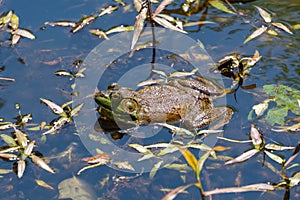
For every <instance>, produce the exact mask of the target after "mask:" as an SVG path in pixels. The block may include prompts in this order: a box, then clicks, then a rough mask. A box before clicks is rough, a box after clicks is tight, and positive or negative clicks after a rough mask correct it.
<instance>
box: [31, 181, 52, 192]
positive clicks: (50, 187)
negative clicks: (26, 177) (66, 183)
mask: <svg viewBox="0 0 300 200" xmlns="http://www.w3.org/2000/svg"><path fill="white" fill-rule="evenodd" d="M35 182H36V184H38V185H39V186H41V187H44V188H47V189H49V190H54V188H53V187H52V186H51V185H49V184H48V183H46V182H45V181H43V180H39V179H36V180H35Z"/></svg>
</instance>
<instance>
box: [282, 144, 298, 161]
mask: <svg viewBox="0 0 300 200" xmlns="http://www.w3.org/2000/svg"><path fill="white" fill-rule="evenodd" d="M299 151H300V143H298V145H297V146H296V148H295V150H294V152H293V154H292V156H291V157H290V158H289V159H288V160H287V161H286V163H285V164H284V167H287V166H288V165H289V164H290V163H291V162H292V161H293V160H294V159H295V158H296V157H297V156H298V154H299Z"/></svg>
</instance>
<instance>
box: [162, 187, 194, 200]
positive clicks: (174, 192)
mask: <svg viewBox="0 0 300 200" xmlns="http://www.w3.org/2000/svg"><path fill="white" fill-rule="evenodd" d="M193 185H195V184H188V185H183V186H179V187H177V188H175V189H173V190H171V192H169V193H168V194H167V195H166V196H164V197H163V198H162V199H161V200H172V199H175V198H176V196H177V195H178V194H180V193H183V192H184V191H185V190H186V189H187V188H188V187H191V186H193Z"/></svg>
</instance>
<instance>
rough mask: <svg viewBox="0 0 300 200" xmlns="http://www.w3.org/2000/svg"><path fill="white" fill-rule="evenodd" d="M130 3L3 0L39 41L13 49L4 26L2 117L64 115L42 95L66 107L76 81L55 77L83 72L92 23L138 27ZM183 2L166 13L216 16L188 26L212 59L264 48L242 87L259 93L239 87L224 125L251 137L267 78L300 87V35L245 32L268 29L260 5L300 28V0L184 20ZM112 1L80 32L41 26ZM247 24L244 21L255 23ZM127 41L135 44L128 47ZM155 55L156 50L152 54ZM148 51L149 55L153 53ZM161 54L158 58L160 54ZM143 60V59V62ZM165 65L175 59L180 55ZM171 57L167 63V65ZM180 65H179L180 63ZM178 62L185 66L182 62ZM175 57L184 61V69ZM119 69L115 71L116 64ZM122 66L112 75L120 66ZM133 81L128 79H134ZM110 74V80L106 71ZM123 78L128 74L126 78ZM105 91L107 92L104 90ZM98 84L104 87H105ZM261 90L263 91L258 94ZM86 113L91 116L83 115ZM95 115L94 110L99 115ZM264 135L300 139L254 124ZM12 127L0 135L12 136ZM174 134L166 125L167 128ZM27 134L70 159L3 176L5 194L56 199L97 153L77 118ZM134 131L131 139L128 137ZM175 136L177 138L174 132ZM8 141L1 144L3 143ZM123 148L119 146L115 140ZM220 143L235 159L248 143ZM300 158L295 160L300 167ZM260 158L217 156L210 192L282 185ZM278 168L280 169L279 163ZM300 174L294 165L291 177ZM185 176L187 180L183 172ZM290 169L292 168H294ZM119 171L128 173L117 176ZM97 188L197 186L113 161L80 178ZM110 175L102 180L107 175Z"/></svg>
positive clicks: (228, 133) (3, 165)
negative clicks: (53, 129)
mask: <svg viewBox="0 0 300 200" xmlns="http://www.w3.org/2000/svg"><path fill="white" fill-rule="evenodd" d="M125 3H126V4H127V6H125V7H123V6H122V5H120V4H118V3H116V2H114V1H111V2H107V1H93V0H92V1H67V0H65V1H54V2H53V1H33V0H32V1H29V0H26V1H18V2H16V1H9V0H7V1H4V2H2V4H1V7H0V8H1V11H2V12H7V11H9V10H14V12H15V13H16V14H17V15H18V16H19V17H20V27H22V28H25V29H29V30H31V31H32V32H33V33H34V35H35V36H36V39H35V40H33V41H31V40H29V39H25V38H24V39H21V40H20V42H19V43H18V44H16V45H15V46H13V47H10V46H9V41H8V39H9V34H8V33H6V32H5V31H1V32H0V38H1V44H2V46H1V48H0V66H1V70H0V77H7V78H13V79H15V81H14V82H10V81H2V80H0V94H1V96H0V117H2V118H4V119H5V121H14V118H15V117H16V116H18V113H19V111H21V112H22V114H26V113H31V114H32V117H33V120H32V121H30V123H34V124H40V123H41V122H44V121H45V122H47V123H50V122H51V121H52V120H54V119H55V118H56V117H57V116H56V115H55V114H53V113H52V112H51V110H50V109H49V108H48V107H47V106H46V105H44V104H41V103H40V98H46V99H50V100H53V101H54V102H55V103H57V104H59V105H62V104H63V103H65V102H67V101H70V100H72V96H71V93H72V91H73V90H72V88H71V85H72V84H73V83H74V80H70V78H69V77H63V76H56V75H55V74H54V73H55V72H56V71H57V70H67V71H71V72H77V71H78V67H77V66H76V65H75V64H73V62H74V61H76V60H84V59H85V58H86V56H87V55H88V54H89V53H90V51H91V50H92V49H93V48H94V47H96V46H97V45H98V44H99V43H100V42H102V41H103V39H99V38H97V37H96V36H94V35H92V34H90V33H89V30H90V29H102V30H107V29H109V28H111V27H113V26H118V25H122V24H123V25H133V24H134V21H135V15H136V11H135V9H134V8H133V6H132V5H131V6H128V5H129V4H132V2H131V1H125ZM181 3H182V2H177V1H176V2H175V3H174V5H173V6H170V7H168V8H167V13H172V15H173V16H175V17H179V18H181V19H182V20H187V19H189V20H192V21H199V20H200V19H201V20H205V21H211V22H214V23H209V24H204V25H200V26H191V27H186V28H185V29H186V30H187V31H189V32H190V33H189V35H188V36H189V37H191V38H193V39H194V40H197V39H199V40H201V42H202V43H203V44H204V46H205V49H206V50H207V52H208V54H209V55H210V56H211V58H212V59H214V60H215V61H217V60H218V59H220V58H223V57H224V56H225V55H229V54H232V53H233V52H234V51H236V52H237V53H239V54H242V55H244V56H252V55H253V53H254V52H255V50H258V51H259V52H260V55H262V60H261V61H260V62H259V63H258V64H257V65H255V66H254V68H253V69H252V70H251V73H250V75H249V76H248V77H247V78H246V79H245V82H244V84H245V85H251V84H256V85H257V88H256V89H254V90H243V89H240V90H238V91H237V94H236V95H237V101H236V100H235V99H234V96H233V95H228V96H227V104H228V105H231V106H232V107H234V108H235V109H236V110H237V112H236V113H235V114H234V116H233V119H232V120H231V122H230V123H229V124H228V125H227V126H226V127H225V132H224V136H225V137H228V138H233V139H237V140H247V139H248V138H249V137H248V135H249V130H250V125H251V123H252V122H250V121H248V119H247V115H248V113H249V111H250V110H251V108H252V106H253V105H254V104H257V103H260V102H261V101H262V100H264V99H263V98H262V97H259V96H257V95H256V94H257V93H258V91H259V90H260V89H261V88H262V86H263V85H265V84H285V85H288V86H290V87H292V88H297V89H300V79H299V76H300V66H299V56H300V55H299V47H300V32H299V30H292V31H293V33H294V34H293V35H290V34H288V33H285V32H284V31H282V30H280V29H278V28H275V30H276V31H278V33H279V34H278V36H271V35H268V34H263V35H261V36H260V37H258V38H255V39H253V40H252V41H249V42H248V43H246V44H243V41H244V40H245V38H246V37H247V36H248V35H250V34H251V33H252V32H253V31H254V30H255V28H254V26H256V27H259V26H260V25H261V18H260V16H259V14H258V12H257V10H256V9H255V7H253V5H258V6H261V7H263V8H265V9H266V10H268V11H269V12H271V13H272V16H273V21H276V22H281V23H284V24H285V25H287V26H288V27H291V26H293V25H295V24H299V14H300V13H299V12H300V3H299V2H298V1H296V0H289V1H284V2H280V1H279V2H278V1H275V0H273V1H272V0H268V1H262V0H261V1H254V2H251V3H248V4H234V6H235V9H237V10H238V11H239V12H242V13H244V16H243V17H241V16H236V15H231V14H228V13H224V12H222V11H220V10H217V9H215V8H212V7H210V6H209V8H208V10H206V9H203V10H201V11H200V12H199V13H196V14H193V15H191V16H190V17H187V16H183V15H181V14H180V13H178V12H175V11H174V10H173V9H175V8H178V5H180V4H181ZM109 5H118V6H119V9H118V10H117V11H115V12H113V13H112V14H110V15H105V16H103V17H101V18H100V19H97V20H95V21H94V22H93V23H91V24H89V25H88V26H86V27H85V28H84V29H82V30H80V31H79V32H77V33H74V34H73V33H71V32H70V28H69V27H65V28H64V27H50V26H47V27H46V29H41V27H43V26H44V23H45V22H46V21H58V20H70V21H78V20H79V19H80V18H81V17H82V16H83V15H91V14H95V13H99V10H100V9H101V8H104V7H107V6H109ZM249 21H250V23H245V22H249ZM129 46H130V44H128V47H129ZM148 53H149V52H148ZM149 54H150V56H149V55H145V57H146V56H149V57H147V59H148V62H150V61H151V52H150V53H149ZM137 56H138V57H139V59H137V60H136V61H131V60H129V62H128V63H124V66H125V65H126V66H130V64H133V65H136V64H137V63H139V62H141V63H142V62H145V60H147V59H146V58H145V57H143V55H142V54H137ZM159 56H160V55H159V54H158V55H157V59H159V58H160V57H159ZM143 59H144V60H143ZM166 62H167V63H164V64H172V62H173V60H172V61H170V60H168V61H166ZM168 62H169V63H168ZM174 62H175V63H176V61H174ZM177 62H178V63H180V64H181V63H184V62H181V61H178V60H177ZM178 63H177V65H178ZM114 67H118V65H117V64H116V65H115V66H114ZM114 70H115V71H114ZM122 70H124V71H125V72H127V71H126V70H128V69H126V67H124V68H122V69H120V70H118V69H115V68H113V70H112V72H109V71H108V72H107V75H106V76H107V80H106V81H104V82H107V83H109V82H111V81H115V80H114V75H116V74H114V73H115V72H117V73H120V74H122V72H123V71H122ZM129 78H130V76H129ZM102 79H103V77H102ZM123 81H124V80H123ZM224 82H225V85H229V84H230V82H231V80H229V79H226V78H224ZM101 87H102V88H101ZM99 88H100V89H103V88H106V85H101V86H99ZM259 94H260V93H259ZM16 103H19V104H20V106H21V107H20V109H19V110H17V109H16V108H15V104H16ZM85 114H86V113H85ZM95 115H96V114H95ZM255 123H256V124H257V126H258V127H259V128H260V130H261V132H263V134H264V135H265V138H266V139H267V141H273V142H280V143H282V144H284V145H286V146H296V145H297V143H298V142H299V135H297V134H298V133H297V132H296V133H295V134H288V133H282V134H278V133H274V132H272V131H270V128H269V127H268V126H266V125H265V123H264V122H261V121H257V122H255ZM10 132H12V130H8V131H1V134H2V133H5V134H10ZM166 132H167V131H166ZM26 133H27V134H28V135H29V137H30V138H31V139H35V140H36V141H37V150H38V151H39V152H40V153H42V154H43V156H45V157H46V158H49V159H50V158H51V157H53V156H55V155H56V156H57V155H59V154H60V153H61V152H64V151H66V150H68V149H70V148H71V149H72V152H71V154H70V155H71V157H68V156H69V154H66V156H64V157H60V158H52V159H50V160H51V162H50V165H51V166H52V167H53V168H54V169H55V171H56V174H50V173H48V172H46V171H44V170H43V169H41V168H39V167H37V166H35V165H34V164H33V163H32V162H31V161H29V162H28V163H27V164H28V165H27V168H26V170H25V173H24V176H23V178H22V179H18V178H17V176H16V174H15V173H9V174H4V175H2V176H3V177H2V178H1V179H2V180H1V184H0V189H1V191H2V192H1V195H0V199H8V198H9V199H57V198H58V189H57V186H58V184H59V183H60V182H61V181H62V180H64V179H67V178H70V177H72V176H76V173H77V171H78V170H79V169H80V168H82V167H83V166H85V163H84V162H82V161H80V159H81V158H83V157H88V156H90V153H89V152H88V151H87V150H86V148H85V146H84V145H83V143H82V141H81V140H80V138H79V137H78V135H76V128H75V127H74V124H73V123H70V124H69V125H67V126H66V127H64V128H63V129H62V130H60V132H59V133H58V134H55V135H49V136H47V140H46V141H45V142H42V141H41V140H40V138H41V133H42V131H30V130H27V131H26ZM125 137H127V139H128V137H129V136H125ZM166 138H167V139H170V138H171V136H167V137H166ZM0 144H1V146H2V145H3V144H4V143H3V142H2V141H1V143H0ZM116 144H117V145H122V141H121V142H119V143H118V142H116ZM217 145H221V146H231V149H230V150H228V151H225V152H221V153H220V155H228V156H232V157H234V156H237V155H239V154H240V153H242V152H243V151H245V150H247V149H250V148H251V145H250V144H238V143H229V142H225V141H221V140H219V141H218V143H217ZM291 154H292V152H291V151H288V152H283V153H282V155H285V156H290V155H291ZM299 160H300V159H299V158H297V159H296V160H294V161H293V162H294V163H299ZM262 161H263V154H259V155H257V156H255V157H253V158H251V159H250V160H248V161H246V162H244V163H241V164H236V165H226V166H224V162H223V161H222V162H221V161H214V160H213V159H210V160H209V161H208V162H207V163H206V165H205V166H206V168H205V170H204V171H203V174H202V177H201V178H202V183H203V186H204V189H205V190H211V189H215V188H222V187H233V186H240V185H248V184H253V183H267V182H269V183H278V182H279V181H280V180H281V179H282V178H281V177H280V176H279V174H276V173H274V172H272V171H271V170H270V169H269V168H267V167H266V166H262ZM267 161H268V162H271V164H272V165H274V166H276V168H277V169H278V170H280V169H281V167H280V166H279V165H278V164H276V163H275V162H272V161H270V160H267ZM12 167H13V163H12V162H5V161H2V160H1V162H0V169H12ZM296 170H299V167H298V168H294V169H293V170H291V172H290V173H292V172H295V171H296ZM180 175H181V176H180ZM289 175H291V174H289ZM118 176H122V177H123V178H124V177H126V178H124V179H122V177H121V179H118V180H119V181H116V179H113V177H118ZM79 177H80V178H81V179H83V180H85V181H86V182H88V183H89V184H91V185H92V190H94V191H95V192H96V194H97V196H98V197H99V198H100V199H141V198H143V199H160V198H162V197H163V196H164V194H165V193H164V192H161V191H160V190H161V189H162V188H176V187H178V186H181V185H184V184H188V183H193V182H195V179H194V175H193V173H191V172H189V173H186V174H180V173H178V172H177V171H175V170H167V169H162V170H159V171H158V173H157V175H156V176H155V177H154V179H153V180H150V179H149V173H145V174H143V175H138V176H136V174H132V173H125V172H121V171H118V170H115V169H112V168H109V167H107V166H101V167H99V168H95V169H89V170H87V171H85V172H83V173H82V174H81V175H80V176H79ZM106 177H109V179H108V181H107V182H106V184H104V186H101V181H103V180H104V179H105V178H106ZM37 179H41V180H43V181H45V182H47V183H48V184H49V185H51V186H53V188H54V190H50V189H46V188H43V187H41V186H38V185H37V184H36V182H35V180H37ZM299 194H300V191H299V187H295V188H293V189H292V190H291V199H297V198H299ZM283 196H284V191H276V192H272V193H261V192H251V193H241V194H226V195H215V196H213V199H271V198H273V199H283ZM199 198H200V195H199V191H198V190H197V189H196V188H191V189H188V193H187V194H181V195H179V196H178V197H177V199H199Z"/></svg>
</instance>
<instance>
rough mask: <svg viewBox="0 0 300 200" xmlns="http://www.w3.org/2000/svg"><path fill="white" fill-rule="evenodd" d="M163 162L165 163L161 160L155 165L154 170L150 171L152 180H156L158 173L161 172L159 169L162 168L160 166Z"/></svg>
mask: <svg viewBox="0 0 300 200" xmlns="http://www.w3.org/2000/svg"><path fill="white" fill-rule="evenodd" d="M163 162H164V161H163V160H161V161H159V162H157V163H155V165H154V166H153V167H152V169H151V171H150V173H149V178H150V179H153V178H154V176H155V174H156V172H157V171H158V170H159V168H160V166H161V165H162V163H163Z"/></svg>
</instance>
